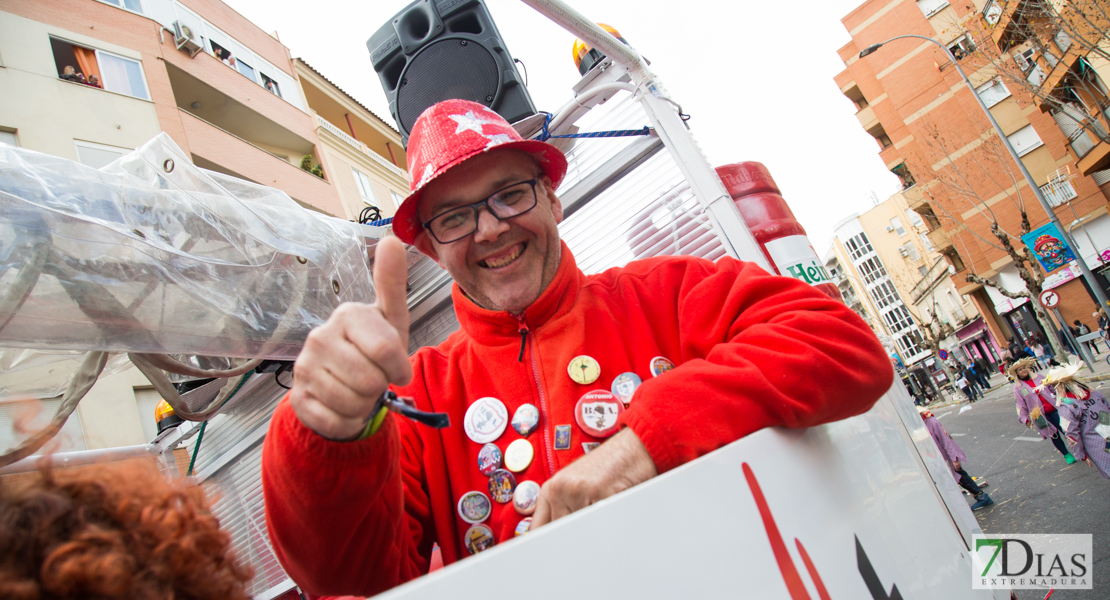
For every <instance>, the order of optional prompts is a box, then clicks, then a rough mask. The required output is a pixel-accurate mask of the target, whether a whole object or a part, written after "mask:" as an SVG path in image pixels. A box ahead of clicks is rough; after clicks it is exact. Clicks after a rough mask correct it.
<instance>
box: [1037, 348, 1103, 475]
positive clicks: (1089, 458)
mask: <svg viewBox="0 0 1110 600" xmlns="http://www.w3.org/2000/svg"><path fill="white" fill-rule="evenodd" d="M1082 368H1083V364H1082V363H1079V362H1074V363H1070V364H1067V365H1064V366H1062V367H1057V368H1055V369H1052V370H1051V371H1049V372H1048V375H1045V378H1044V381H1043V382H1042V385H1043V386H1044V387H1045V388H1049V387H1051V388H1053V389H1054V390H1055V392H1056V399H1057V400H1058V401H1059V403H1058V405H1057V406H1058V408H1059V412H1060V418H1061V419H1062V420H1066V421H1067V422H1068V424H1067V427H1066V431H1065V436H1066V437H1067V439H1068V445H1069V446H1070V447H1071V452H1072V454H1073V455H1074V456H1075V458H1077V459H1079V460H1081V461H1084V462H1086V463H1087V464H1088V465H1090V466H1093V467H1095V468H1096V469H1098V472H1099V473H1101V474H1102V476H1103V477H1105V478H1107V479H1110V404H1108V403H1107V402H1106V398H1105V397H1104V396H1103V395H1102V393H1101V392H1099V391H1098V390H1094V389H1091V387H1090V386H1089V385H1087V384H1086V383H1084V382H1083V381H1082V380H1081V379H1080V378H1079V377H1078V376H1077V375H1076V374H1077V373H1078V372H1079V370H1080V369H1082Z"/></svg>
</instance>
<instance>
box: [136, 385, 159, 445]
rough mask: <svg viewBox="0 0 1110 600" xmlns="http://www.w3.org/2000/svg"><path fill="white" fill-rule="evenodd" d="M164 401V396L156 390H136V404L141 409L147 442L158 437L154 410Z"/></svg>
mask: <svg viewBox="0 0 1110 600" xmlns="http://www.w3.org/2000/svg"><path fill="white" fill-rule="evenodd" d="M161 401H162V395H161V394H159V393H158V391H157V390H155V389H154V388H135V404H136V405H137V406H138V408H139V421H141V422H142V424H143V439H144V440H146V441H147V442H149V441H151V440H153V439H154V438H155V437H158V422H157V421H155V420H154V409H155V408H157V407H158V403H159V402H161Z"/></svg>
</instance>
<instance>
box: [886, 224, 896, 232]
mask: <svg viewBox="0 0 1110 600" xmlns="http://www.w3.org/2000/svg"><path fill="white" fill-rule="evenodd" d="M886 230H887V233H889V232H891V231H894V226H893V225H887V226H886Z"/></svg>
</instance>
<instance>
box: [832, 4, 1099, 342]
mask: <svg viewBox="0 0 1110 600" xmlns="http://www.w3.org/2000/svg"><path fill="white" fill-rule="evenodd" d="M987 4H989V2H980V1H975V2H972V3H968V4H961V5H958V6H957V5H949V4H948V3H947V2H944V1H943V0H940V1H938V0H918V1H916V2H915V1H913V0H871V1H868V2H865V3H864V4H862V5H861V6H859V7H858V8H857V9H856V10H854V11H852V12H851V13H850V14H848V15H847V16H845V17H844V18H843V19H842V23H843V25H844V27H845V28H846V29H847V30H848V32H849V34H850V35H851V36H852V41H851V42H850V43H848V44H846V45H845V46H844V47H842V48H840V50H839V51H838V54H839V56H840V58H841V59H842V60H843V62H844V64H845V67H846V68H845V70H844V71H842V72H841V73H840V74H839V75H837V77H836V82H837V85H838V86H839V87H840V89H841V91H842V92H843V93H844V95H845V96H846V97H848V98H849V99H850V100H851V101H852V102H853V103H854V105H855V110H856V115H857V118H858V119H859V121H860V125H861V126H862V127H863V128H864V130H866V131H867V132H868V133H869V134H870V135H872V136H873V137H874V138H875V140H876V144H877V146H878V148H879V158H880V159H881V160H882V161H883V162H884V164H885V165H886V166H887V168H888V169H890V170H891V171H892V172H894V173H895V174H896V175H897V176H898V177H899V178H900V179H901V181H902V183H903V186H904V190H903V193H904V195H905V197H906V199H907V200H908V202H909V205H910V207H911V208H912V209H913V210H915V211H916V212H917V213H919V214H920V215H921V217H922V219H923V221H924V226H923V227H922V229H923V230H924V231H922V233H926V234H927V236H928V238H929V240H930V241H931V243H932V245H933V246H935V247H936V248H937V249H938V250H939V251H940V252H942V253H943V254H944V256H945V259H946V260H947V261H948V263H949V264H951V265H952V267H953V269H954V271H955V272H954V273H953V274H952V275H951V278H952V282H953V284H954V285H955V286H956V288H957V290H958V291H959V293H960V294H961V295H966V296H967V297H968V298H970V299H971V301H972V302H973V303H974V304H975V308H976V309H977V310H978V312H979V314H980V315H982V316H983V325H985V329H984V330H983V332H982V334H981V337H983V338H985V339H986V340H987V341H990V342H991V343H990V344H987V345H986V352H987V353H993V352H995V351H996V350H997V349H998V348H999V347H1001V346H1002V345H1005V343H1006V340H1007V339H1009V338H1011V337H1013V336H1015V335H1017V336H1019V337H1025V336H1026V335H1028V334H1031V333H1035V332H1036V331H1040V330H1041V327H1040V326H1039V325H1038V324H1037V323H1035V322H1034V316H1033V313H1032V311H1030V302H1029V300H1028V299H1018V300H1015V299H1011V298H1009V297H1007V296H1006V295H1005V294H1003V293H1000V292H999V291H998V289H997V288H999V287H1000V288H1004V289H1005V290H1008V291H1009V292H1021V291H1024V289H1025V284H1024V282H1023V281H1022V279H1021V278H1020V276H1019V271H1018V268H1019V266H1021V265H1019V263H1017V262H1015V261H1014V260H1013V259H1012V258H1011V257H1010V255H1009V254H1008V253H1007V252H1006V251H1005V249H1004V248H1003V246H1004V244H1003V242H1002V241H1000V240H999V239H998V237H997V236H996V235H994V233H993V232H992V230H993V228H995V227H997V228H998V229H999V230H1001V231H1002V232H1004V233H1006V234H1009V235H1008V236H1007V241H1008V242H1009V243H1011V244H1012V245H1013V246H1014V247H1016V248H1018V249H1019V250H1021V248H1022V241H1021V239H1020V237H1021V235H1022V233H1023V232H1022V223H1021V211H1022V208H1024V211H1025V214H1026V215H1027V217H1028V220H1029V226H1030V227H1029V228H1030V229H1031V230H1037V229H1038V228H1039V227H1042V226H1043V225H1045V224H1047V223H1049V218H1048V214H1047V212H1045V210H1044V209H1042V207H1041V205H1040V204H1039V203H1038V201H1037V199H1036V198H1035V196H1034V194H1033V193H1032V191H1031V190H1030V188H1029V186H1028V184H1027V183H1026V181H1025V180H1024V179H1023V178H1022V176H1021V174H1020V171H1019V170H1018V169H1017V167H1016V165H1014V164H1013V161H1012V159H1011V158H1010V156H1009V154H1008V153H1007V152H1006V150H1005V149H1004V147H1003V145H1002V144H1001V142H1000V139H999V138H998V137H997V135H996V134H995V133H994V130H993V128H992V127H991V125H990V123H989V121H988V120H987V118H986V116H985V115H984V114H983V112H982V109H981V108H980V106H979V104H978V102H977V101H976V99H975V97H974V96H973V95H972V92H971V90H969V89H968V88H967V86H966V84H965V83H964V82H963V79H962V78H961V77H960V75H959V73H958V72H957V70H956V67H955V65H954V64H952V62H951V61H950V60H949V58H948V55H947V53H945V51H944V50H943V49H942V48H940V47H938V46H937V45H936V44H933V43H932V42H929V41H927V40H922V39H918V38H907V39H900V40H895V41H890V42H889V43H886V44H884V45H883V46H882V47H881V48H879V49H878V50H876V51H874V52H873V53H870V54H869V55H867V56H866V57H864V58H860V57H859V54H860V51H861V50H864V49H867V48H868V47H870V46H872V45H873V44H879V43H883V42H887V40H890V38H893V37H895V36H900V35H907V34H913V35H920V36H925V37H928V38H932V39H934V40H936V41H937V42H939V43H940V44H943V45H944V46H945V47H947V48H948V49H949V50H950V51H951V52H952V53H953V54H954V55H955V57H956V61H957V62H958V64H959V65H960V66H961V67H962V68H963V70H964V71H965V72H966V73H967V75H968V78H969V80H970V81H971V83H972V85H973V86H974V87H975V88H976V90H977V92H976V93H978V95H979V96H980V97H981V98H982V99H983V100H984V102H985V103H986V104H987V105H988V106H989V108H990V111H991V113H992V115H993V116H994V118H995V119H996V120H997V121H998V123H999V125H1000V126H1001V128H1002V130H1003V132H1004V133H1005V135H1006V136H1007V138H1008V139H1009V141H1010V143H1011V144H1013V146H1014V147H1015V149H1017V151H1018V153H1019V155H1020V156H1021V159H1022V162H1023V163H1024V164H1025V166H1026V168H1027V169H1028V170H1029V171H1030V173H1031V174H1032V176H1033V178H1034V179H1035V181H1036V182H1037V185H1038V187H1040V188H1041V189H1042V191H1044V192H1045V195H1046V196H1047V197H1048V198H1049V200H1050V202H1051V203H1052V204H1053V205H1054V208H1053V210H1055V212H1056V214H1057V215H1058V217H1059V219H1060V221H1061V222H1062V223H1063V224H1064V225H1065V226H1067V225H1068V224H1069V223H1071V222H1072V221H1075V220H1080V219H1081V220H1082V221H1081V223H1082V227H1077V228H1076V229H1075V230H1074V233H1073V235H1074V237H1075V238H1076V245H1077V247H1076V248H1073V251H1074V252H1075V254H1076V256H1080V257H1082V259H1084V260H1085V261H1086V263H1087V265H1088V266H1089V267H1090V268H1091V269H1092V270H1095V271H1098V270H1101V269H1102V268H1103V262H1102V260H1101V259H1100V255H1101V254H1102V252H1103V251H1105V250H1106V249H1107V248H1110V216H1108V215H1107V199H1108V197H1110V171H1100V170H1091V169H1087V173H1086V174H1084V173H1082V172H1081V170H1080V169H1079V163H1080V162H1081V159H1082V157H1080V156H1078V155H1077V153H1076V151H1075V149H1074V148H1073V144H1072V139H1071V138H1070V137H1069V135H1067V134H1066V132H1065V131H1064V129H1062V127H1061V125H1060V124H1059V119H1058V118H1056V117H1055V116H1054V115H1053V114H1051V112H1049V111H1044V110H1042V107H1041V106H1039V104H1038V102H1036V101H1035V98H1034V96H1033V95H1032V94H1030V93H1029V92H1028V90H1027V89H1026V88H1025V87H1023V86H1022V85H1018V84H1016V83H1015V82H1012V81H1008V80H1007V78H1006V76H1005V73H1004V69H1002V68H1000V67H999V66H998V65H1000V64H1001V63H1000V61H1005V60H1013V57H1012V55H1013V54H1014V53H1017V52H1020V51H1021V50H1022V49H1023V48H1024V46H1021V45H1018V46H1013V47H1011V48H1008V49H1007V51H1005V52H1000V51H998V50H997V47H995V48H994V50H995V51H994V53H993V54H991V53H988V52H976V48H977V47H978V46H980V45H982V44H991V43H994V42H993V40H992V38H991V37H990V33H991V25H990V23H989V22H986V21H985V17H984V9H985V8H986V5H987ZM984 57H993V58H992V59H991V60H993V61H994V62H993V63H992V62H991V60H987V59H985V58H984ZM1065 129H1066V128H1065ZM1107 166H1110V165H1107ZM1102 168H1103V169H1105V168H1106V167H1102ZM1065 174H1070V176H1067V177H1065V176H1064V175H1065ZM1034 268H1035V269H1037V270H1038V272H1039V273H1040V274H1041V275H1042V276H1045V275H1047V276H1049V277H1048V278H1047V279H1046V283H1045V287H1046V288H1047V287H1053V286H1055V287H1053V289H1055V291H1056V292H1057V293H1059V294H1060V297H1061V305H1060V310H1061V313H1062V314H1063V317H1064V318H1065V320H1066V321H1068V322H1069V323H1070V322H1071V321H1073V320H1075V319H1079V320H1081V321H1083V322H1085V323H1087V324H1088V325H1089V326H1091V327H1092V328H1093V327H1094V326H1095V322H1094V319H1093V317H1092V316H1091V315H1092V312H1093V311H1095V310H1096V308H1097V305H1096V304H1095V302H1094V301H1093V300H1092V298H1091V294H1089V293H1088V291H1087V289H1086V288H1085V287H1084V282H1083V281H1082V280H1081V279H1078V278H1071V277H1069V274H1070V271H1069V269H1068V268H1067V265H1065V266H1064V268H1060V269H1051V270H1049V271H1047V272H1046V271H1044V270H1043V269H1040V268H1039V267H1034ZM969 275H973V276H977V277H979V278H982V279H983V280H986V282H987V284H986V285H983V284H982V283H976V282H972V281H969V280H968V276H969ZM1034 301H1035V299H1034ZM974 327H981V325H979V326H976V324H974V323H973V324H972V325H970V326H969V328H974ZM959 333H960V332H957V335H959ZM1047 333H1049V334H1050V335H1051V333H1052V332H1051V331H1048V332H1047ZM976 347H983V345H982V344H977V346H976ZM987 358H996V357H987Z"/></svg>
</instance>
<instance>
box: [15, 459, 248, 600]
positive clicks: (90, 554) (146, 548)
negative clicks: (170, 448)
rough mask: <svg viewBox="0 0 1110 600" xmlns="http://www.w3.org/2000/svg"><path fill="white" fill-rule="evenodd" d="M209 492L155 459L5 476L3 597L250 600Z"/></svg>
mask: <svg viewBox="0 0 1110 600" xmlns="http://www.w3.org/2000/svg"><path fill="white" fill-rule="evenodd" d="M251 578H252V575H251V569H250V567H249V566H246V565H244V564H242V563H240V562H239V561H237V560H236V559H235V557H234V556H233V554H232V552H231V537H230V536H229V535H228V534H227V533H226V532H224V531H222V530H221V529H220V528H219V524H218V523H217V522H216V518H215V517H213V516H212V512H211V509H210V508H209V505H208V501H207V499H206V498H205V495H204V491H203V490H202V489H201V488H200V487H199V486H196V485H193V484H189V483H186V482H185V480H184V479H180V478H179V479H177V480H174V481H167V480H166V478H165V476H163V475H162V473H161V471H160V470H159V469H158V466H157V464H155V463H154V461H151V460H148V459H138V460H129V461H124V462H117V463H109V464H97V465H90V466H83V467H71V468H67V469H52V468H49V467H47V468H43V469H41V470H40V471H38V472H36V473H28V474H21V475H15V476H9V477H4V478H0V598H5V599H6V600H31V599H37V600H48V599H50V600H91V599H94V598H95V599H98V600H117V599H118V600H124V599H127V600H139V599H154V598H159V599H162V598H165V599H169V598H172V599H175V600H247V598H249V596H248V595H247V593H246V586H247V584H248V583H249V582H250V580H251Z"/></svg>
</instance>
